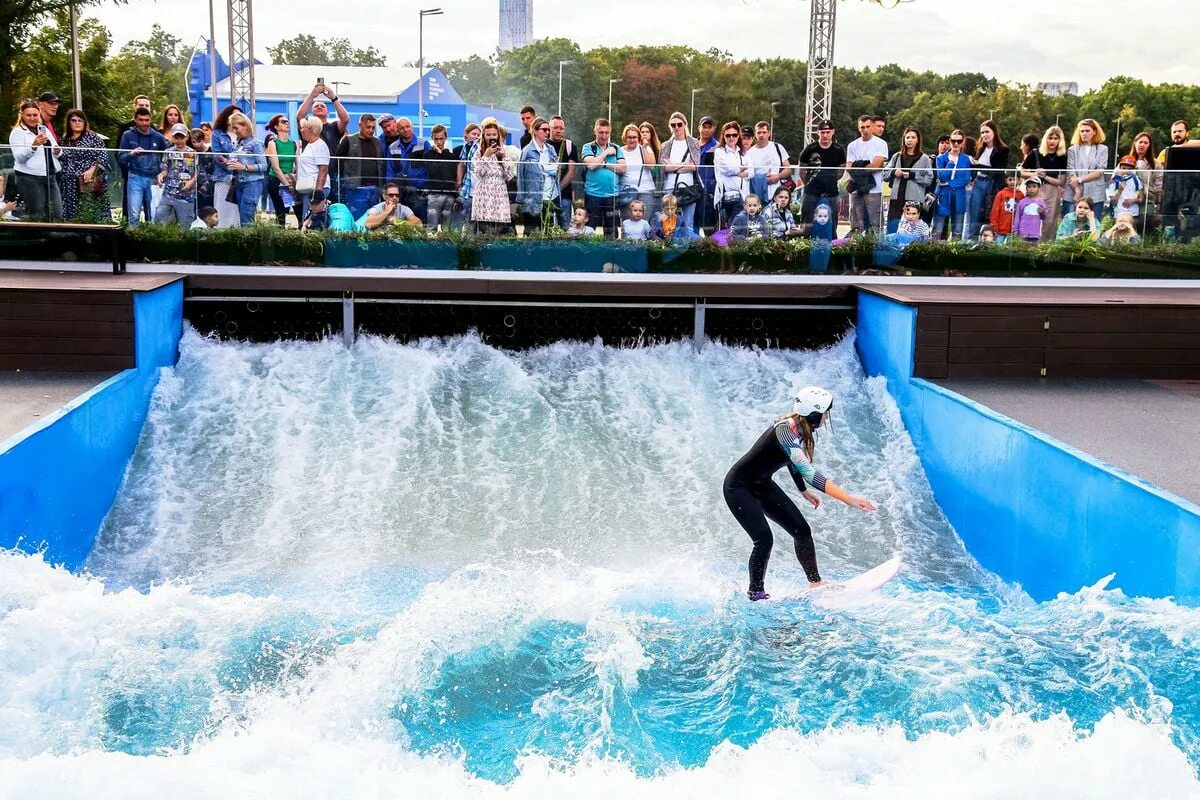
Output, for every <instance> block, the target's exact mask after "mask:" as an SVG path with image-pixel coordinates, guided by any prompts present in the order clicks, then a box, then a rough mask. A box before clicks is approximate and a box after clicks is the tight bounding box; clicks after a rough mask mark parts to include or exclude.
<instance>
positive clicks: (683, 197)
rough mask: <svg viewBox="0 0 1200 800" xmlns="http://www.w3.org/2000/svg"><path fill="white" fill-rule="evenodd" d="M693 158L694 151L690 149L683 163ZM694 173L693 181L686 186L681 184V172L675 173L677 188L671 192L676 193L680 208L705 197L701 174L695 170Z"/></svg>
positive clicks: (676, 200)
mask: <svg viewBox="0 0 1200 800" xmlns="http://www.w3.org/2000/svg"><path fill="white" fill-rule="evenodd" d="M691 160H692V151H691V150H690V149H688V151H687V157H686V158H685V159H684V161H683V163H685V164H686V163H687V162H689V161H691ZM692 175H693V177H692V182H691V183H689V184H687V185H686V186H680V185H679V173H678V172H676V173H675V188H673V189H672V190H671V194H673V195H675V202H677V203H678V204H679V207H680V208H683V207H684V206H690V205H692V204H694V203H699V202H700V200H701V199H702V198H703V197H704V187H703V186H701V185H700V174H699V173H698V172H695V173H692Z"/></svg>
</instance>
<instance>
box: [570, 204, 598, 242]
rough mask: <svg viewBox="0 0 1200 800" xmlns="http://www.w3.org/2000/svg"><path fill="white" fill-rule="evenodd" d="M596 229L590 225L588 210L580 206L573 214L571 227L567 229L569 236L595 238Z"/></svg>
mask: <svg viewBox="0 0 1200 800" xmlns="http://www.w3.org/2000/svg"><path fill="white" fill-rule="evenodd" d="M595 235H596V229H595V228H593V227H592V226H591V225H588V213H587V209H586V208H584V207H583V206H579V207H578V208H576V209H575V211H574V213H572V214H571V227H569V228H567V236H595Z"/></svg>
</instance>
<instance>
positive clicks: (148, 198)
mask: <svg viewBox="0 0 1200 800" xmlns="http://www.w3.org/2000/svg"><path fill="white" fill-rule="evenodd" d="M154 183H155V179H154V177H153V176H150V175H139V174H137V173H136V172H130V173H129V183H127V184H126V185H125V214H126V216H127V218H128V219H129V227H131V228H132V227H133V226H135V225H137V224H138V220H139V219H140V218H141V216H142V211H143V210H144V211H145V212H146V220H147V221H151V220H153V219H154Z"/></svg>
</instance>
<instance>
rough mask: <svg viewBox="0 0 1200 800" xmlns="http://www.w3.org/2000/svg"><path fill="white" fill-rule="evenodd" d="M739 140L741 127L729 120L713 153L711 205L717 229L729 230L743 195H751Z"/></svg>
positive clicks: (723, 127) (742, 200) (722, 127)
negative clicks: (713, 195)
mask: <svg viewBox="0 0 1200 800" xmlns="http://www.w3.org/2000/svg"><path fill="white" fill-rule="evenodd" d="M740 138H741V126H739V125H738V124H737V120H730V121H729V122H726V123H725V124H724V125H722V126H721V146H720V147H718V148H717V149H716V150H714V151H713V170H714V171H715V172H716V175H717V188H716V197H715V198H714V202H715V203H716V208H717V218H718V221H717V225H718V227H720V228H728V227H729V223H730V222H731V221H732V220H733V218H734V217H736V216H737V215H738V214H740V213H742V208H743V204H744V203H745V201H746V195H748V194H750V180H749V176H750V168H749V167H748V166H747V165H746V158H745V156H743V155H742V149H741V146H740V144H739V139H740Z"/></svg>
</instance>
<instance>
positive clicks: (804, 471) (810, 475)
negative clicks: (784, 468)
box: [775, 422, 826, 492]
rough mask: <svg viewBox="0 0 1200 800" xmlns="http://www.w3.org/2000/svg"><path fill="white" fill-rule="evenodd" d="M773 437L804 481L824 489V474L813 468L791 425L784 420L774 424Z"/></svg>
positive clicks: (821, 489) (818, 489) (821, 490)
mask: <svg viewBox="0 0 1200 800" xmlns="http://www.w3.org/2000/svg"><path fill="white" fill-rule="evenodd" d="M775 438H776V439H777V440H778V441H779V446H780V447H782V448H783V452H784V453H787V457H788V464H790V465H791V467H792V469H793V470H795V471H796V472H797V473H799V474H800V476H801V477H802V478H804V482H805V483H807V484H808V485H809V486H811V487H813V488H814V489H816V490H817V491H820V492H823V491H825V480H826V479H825V476H824V475H823V474H822V473H820V472H818V471H817V470H816V469H814V468H813V465H812V462H811V461H809V460H808V454H807V453H805V452H804V445H803V443H802V442H801V441H800V437H799V436H797V435H796V432H795V431H794V430H792V426H791V425H788V424H787V423H786V422H784V423H780V424H779V425H776V426H775Z"/></svg>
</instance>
